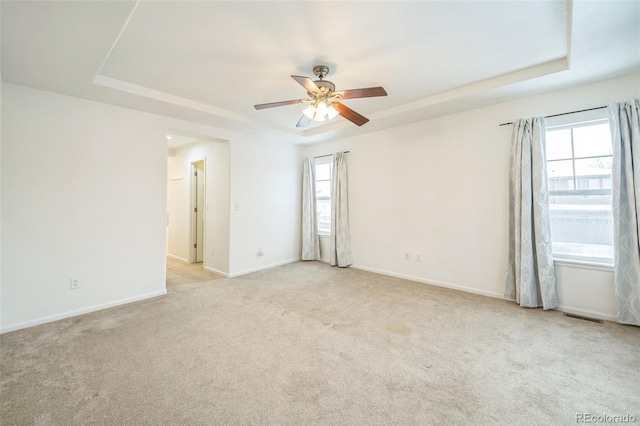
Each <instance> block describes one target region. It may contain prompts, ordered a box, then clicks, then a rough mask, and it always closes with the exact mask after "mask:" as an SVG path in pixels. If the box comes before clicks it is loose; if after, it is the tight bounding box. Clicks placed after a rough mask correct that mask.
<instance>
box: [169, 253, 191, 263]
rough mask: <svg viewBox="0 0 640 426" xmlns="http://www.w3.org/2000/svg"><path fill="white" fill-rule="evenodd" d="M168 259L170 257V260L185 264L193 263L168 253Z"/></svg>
mask: <svg viewBox="0 0 640 426" xmlns="http://www.w3.org/2000/svg"><path fill="white" fill-rule="evenodd" d="M167 257H170V258H172V259H175V260H180V261H182V262H184V263H191V262H189V261H188V260H187V259H185V258H184V257H180V256H176V255H174V254H169V253H167Z"/></svg>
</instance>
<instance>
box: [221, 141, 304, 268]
mask: <svg viewBox="0 0 640 426" xmlns="http://www.w3.org/2000/svg"><path fill="white" fill-rule="evenodd" d="M301 155H302V149H301V148H300V147H299V146H296V145H291V144H288V143H267V142H261V141H250V140H242V141H239V140H237V141H231V235H232V240H231V258H230V268H231V275H232V276H237V275H241V274H244V273H247V272H251V271H256V270H259V269H264V268H268V267H271V266H276V265H280V264H283V263H288V262H294V261H296V260H299V259H300V238H301V237H300V227H301V222H300V221H301V210H300V206H301V203H302V199H301V197H302V195H301V193H302V157H301ZM259 247H263V249H264V256H259V255H258V248H259Z"/></svg>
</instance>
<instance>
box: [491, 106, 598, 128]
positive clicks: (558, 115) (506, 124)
mask: <svg viewBox="0 0 640 426" xmlns="http://www.w3.org/2000/svg"><path fill="white" fill-rule="evenodd" d="M602 108H606V105H605V106H599V107H595V108H587V109H581V110H578V111H570V112H562V113H560V114H553V115H545V117H544V118H551V117H560V116H561V115H569V114H577V113H579V112H586V111H595V110H597V109H602ZM509 124H513V121H512V122H509V123H502V124H499V126H508V125H509Z"/></svg>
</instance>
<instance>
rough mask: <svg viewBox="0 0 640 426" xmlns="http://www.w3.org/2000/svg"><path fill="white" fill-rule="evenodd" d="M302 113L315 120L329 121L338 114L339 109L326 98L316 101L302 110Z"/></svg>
mask: <svg viewBox="0 0 640 426" xmlns="http://www.w3.org/2000/svg"><path fill="white" fill-rule="evenodd" d="M302 113H303V114H304V115H306V116H307V117H309V118H310V119H312V120H314V121H328V120H331V119H332V118H335V117H336V116H337V115H338V111H337V110H336V109H335V107H334V106H333V104H331V103H330V102H327V101H326V100H324V99H319V100H317V101H315V102H314V103H313V104H311V105H309V106H308V107H307V108H306V109H305V110H304V111H302Z"/></svg>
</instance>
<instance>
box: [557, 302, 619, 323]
mask: <svg viewBox="0 0 640 426" xmlns="http://www.w3.org/2000/svg"><path fill="white" fill-rule="evenodd" d="M556 311H560V312H566V313H567V314H573V315H579V316H581V317H585V318H594V319H600V320H605V321H612V322H618V317H617V316H616V315H612V314H608V313H606V312H597V311H590V310H588V309H579V308H572V307H571V306H565V305H560V306H558V308H557V309H556Z"/></svg>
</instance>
